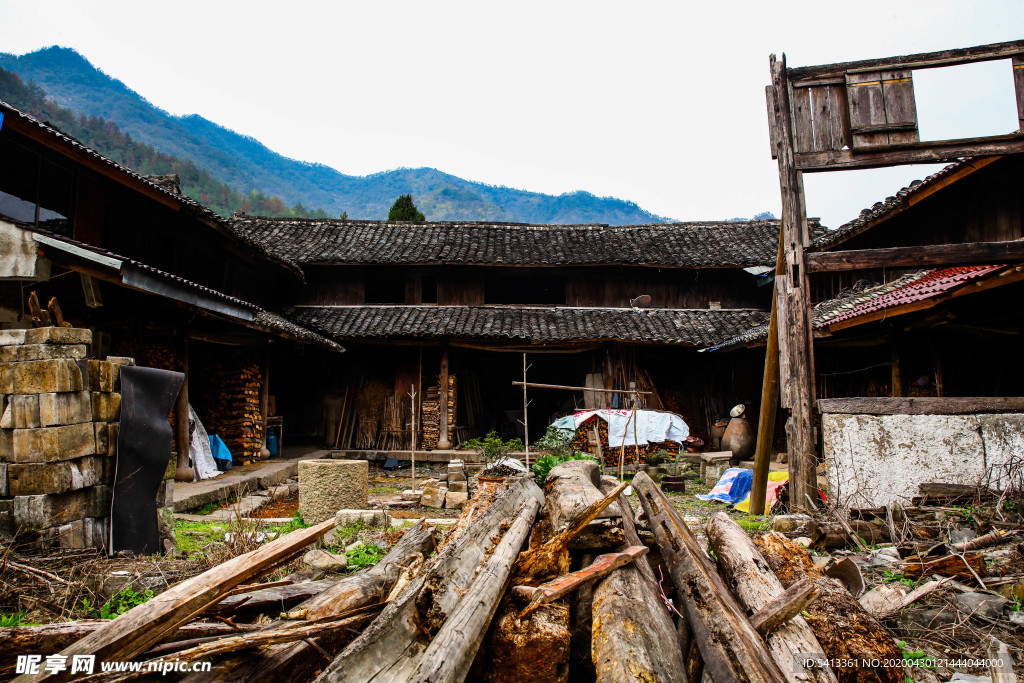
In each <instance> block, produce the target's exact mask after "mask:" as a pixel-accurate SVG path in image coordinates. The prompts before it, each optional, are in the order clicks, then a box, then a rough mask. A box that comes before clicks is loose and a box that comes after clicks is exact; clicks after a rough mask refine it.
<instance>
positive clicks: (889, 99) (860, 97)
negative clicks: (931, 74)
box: [846, 70, 920, 151]
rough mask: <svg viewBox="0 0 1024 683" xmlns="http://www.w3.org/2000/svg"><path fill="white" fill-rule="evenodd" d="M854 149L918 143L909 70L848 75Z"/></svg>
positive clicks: (915, 110) (915, 111)
mask: <svg viewBox="0 0 1024 683" xmlns="http://www.w3.org/2000/svg"><path fill="white" fill-rule="evenodd" d="M846 94H847V100H848V102H849V107H850V132H851V133H852V134H853V149H854V151H856V150H857V149H865V148H871V147H883V146H888V145H899V144H907V143H912V142H918V141H919V140H920V136H919V135H918V130H917V106H916V104H915V102H914V82H913V79H912V72H911V71H910V70H898V71H868V72H863V73H847V74H846Z"/></svg>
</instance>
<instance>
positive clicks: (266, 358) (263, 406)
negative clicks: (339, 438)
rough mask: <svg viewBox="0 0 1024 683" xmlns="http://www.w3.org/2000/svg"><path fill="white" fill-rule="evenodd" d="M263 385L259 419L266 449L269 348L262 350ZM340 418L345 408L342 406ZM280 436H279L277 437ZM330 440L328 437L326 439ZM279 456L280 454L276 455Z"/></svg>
mask: <svg viewBox="0 0 1024 683" xmlns="http://www.w3.org/2000/svg"><path fill="white" fill-rule="evenodd" d="M261 379H262V380H263V384H262V385H261V386H260V418H261V419H262V420H263V448H264V449H265V448H266V447H267V418H268V417H270V414H269V410H270V346H269V345H268V346H266V347H264V349H263V377H262V378H261ZM341 410H342V416H344V410H345V406H344V405H342V407H341ZM279 436H280V435H279ZM327 438H330V437H327ZM335 447H337V444H335ZM278 455H280V453H279V454H278Z"/></svg>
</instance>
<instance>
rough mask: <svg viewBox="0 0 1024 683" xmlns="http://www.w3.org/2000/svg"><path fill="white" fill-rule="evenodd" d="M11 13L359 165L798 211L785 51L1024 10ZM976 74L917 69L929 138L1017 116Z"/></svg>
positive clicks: (132, 74) (877, 188) (952, 30)
mask: <svg viewBox="0 0 1024 683" xmlns="http://www.w3.org/2000/svg"><path fill="white" fill-rule="evenodd" d="M0 26H3V28H4V30H3V32H2V34H0V51H3V52H13V53H16V54H21V53H24V52H29V51H32V50H36V49H38V48H41V47H45V46H48V45H62V46H67V47H72V48H74V49H76V50H78V51H79V52H80V53H82V54H83V55H84V56H85V57H86V58H87V59H89V60H90V61H91V62H92V63H93V64H95V65H96V66H98V67H99V68H100V69H102V70H103V71H105V72H106V73H107V74H109V75H111V76H113V77H115V78H118V79H120V80H121V81H123V82H124V83H126V84H127V85H128V86H129V87H130V88H132V89H133V90H135V91H137V92H139V93H140V94H141V95H142V96H144V97H145V98H147V99H148V100H149V101H150V102H152V103H153V104H155V105H157V106H158V107H161V108H163V109H165V110H167V111H169V112H171V113H173V114H179V115H183V114H190V113H197V114H200V115H202V116H204V117H206V118H208V119H211V120H213V121H215V122H217V123H219V124H221V125H224V126H226V127H228V128H231V129H234V130H236V131H238V132H240V133H244V134H247V135H251V136H253V137H255V138H257V139H258V140H260V141H262V142H263V143H265V144H266V145H267V146H269V147H270V148H271V149H273V150H275V151H277V152H279V153H281V154H284V155H286V156H289V157H293V158H296V159H302V160H305V161H311V162H320V163H324V164H327V165H329V166H333V167H334V168H336V169H338V170H339V171H341V172H343V173H348V174H358V175H362V174H367V173H375V172H379V171H385V170H388V169H393V168H397V167H401V166H406V167H418V166H430V167H433V168H437V169H440V170H442V171H446V172H448V173H453V174H455V175H458V176H461V177H463V178H467V179H470V180H477V181H482V182H486V183H492V184H498V185H508V186H511V187H517V188H522V189H527V190H535V191H540V192H548V193H554V194H558V193H561V192H567V191H572V190H587V191H589V192H593V193H594V194H597V195H601V196H615V197H620V198H623V199H629V200H632V201H635V202H637V203H638V204H639V205H640V206H642V207H644V208H646V209H648V210H650V211H653V212H655V213H657V214H660V215H663V216H669V217H672V218H676V219H680V220H700V219H720V218H729V217H734V216H750V215H753V214H755V213H757V212H759V211H764V210H770V211H772V212H774V213H775V214H776V215H778V214H779V206H780V200H779V188H778V176H777V168H776V165H775V162H773V161H772V160H771V158H770V156H769V149H768V132H767V130H768V129H767V118H766V107H765V100H764V86H765V84H766V83H767V82H768V79H769V74H768V55H769V54H770V53H772V52H775V53H779V54H780V55H781V53H782V52H785V53H786V54H787V56H788V63H789V65H790V66H801V65H809V64H820V63H828V62H837V61H845V60H851V59H867V58H873V57H885V56H891V55H897V54H905V53H910V52H924V51H930V50H940V49H946V48H953V47H964V46H969V45H976V44H983V43H991V42H999V41H1006V40H1017V39H1022V38H1024V3H1022V2H1020V0H1016V1H1006V2H1001V1H997V0H987V1H984V2H981V1H976V2H969V1H965V0H956V1H953V2H946V1H939V0H931V1H929V2H897V1H895V0H889V1H887V2H868V1H864V0H862V1H861V2H857V3H838V2H827V1H825V2H823V1H822V0H817V1H815V2H775V3H772V2H764V1H761V2H749V3H748V2H738V1H735V0H734V1H733V2H699V3H698V2H633V3H626V2H621V0H620V1H619V2H597V1H593V0H591V1H588V2H553V1H551V0H548V2H532V1H523V0H520V1H518V2H510V3H500V4H499V3H496V2H484V1H481V0H475V1H472V2H422V1H419V2H367V1H366V0H363V1H361V2H303V1H301V0H291V1H290V2H280V0H276V1H274V2H257V1H248V2H244V3H243V2H216V1H210V0H205V1H204V2H191V1H188V0H176V1H175V2H172V3H154V2H139V1H138V0H134V1H132V2H100V1H90V2H81V1H80V0H78V1H73V2H60V1H54V0H50V1H48V2H45V3H44V2H26V1H25V0H0ZM964 70H965V71H966V74H965V75H962V76H960V79H959V81H958V84H957V85H956V87H957V90H956V92H957V93H958V94H959V100H960V104H959V105H958V106H955V107H953V106H950V103H949V99H948V98H943V97H941V96H940V95H938V93H940V92H941V91H942V86H941V85H936V84H934V83H933V84H929V83H924V82H923V81H924V77H921V78H918V75H917V74H915V82H916V83H917V95H918V110H919V116H920V119H921V122H922V124H921V125H922V136H923V137H925V138H931V139H938V138H940V137H945V136H946V135H947V134H948V133H949V132H950V130H952V132H953V133H954V135H953V136H955V137H960V136H962V135H959V134H958V133H960V132H961V131H966V132H970V130H967V127H968V126H975V127H977V126H981V132H990V133H996V132H999V133H1005V132H1010V131H1011V130H1014V129H1016V121H1015V118H1016V117H1015V112H1014V108H1013V99H1012V97H1013V95H1012V84H1011V81H1010V78H1011V76H1010V69H1009V66H1008V64H1002V63H996V64H994V65H984V66H982V67H980V69H979V68H975V69H973V70H971V68H970V67H965V68H964ZM933 73H936V72H933ZM929 75H931V74H926V76H929ZM932 80H934V79H932ZM972 88H973V89H977V90H978V92H977V93H973V94H972V93H969V92H968V90H969V89H972ZM964 93H967V96H966V97H965V96H964ZM993 93H994V94H993ZM997 95H998V98H999V101H998V102H996V100H995V99H994V98H996V96H997ZM943 117H945V119H947V120H946V121H945V122H943V121H942V120H941V119H942V118H943ZM943 125H946V126H947V128H943V127H942V126H943ZM950 126H951V127H952V128H951V129H950V128H949V127H950ZM935 168H936V167H927V166H924V167H904V168H896V169H886V170H883V171H858V172H853V173H849V172H848V173H842V174H836V173H832V174H818V175H815V176H809V177H807V178H806V182H805V186H806V190H807V202H808V214H809V215H812V216H813V215H818V216H821V217H822V218H823V219H824V221H825V223H826V224H827V225H831V226H838V225H840V224H841V223H843V222H845V221H847V220H849V219H851V218H853V217H854V216H856V214H857V213H858V212H859V211H860V209H861V208H864V207H865V206H869V205H870V204H872V203H874V202H875V201H879V200H881V199H883V198H884V197H885V196H886V195H888V194H892V193H893V192H895V191H896V190H897V189H898V188H899V187H901V186H902V185H904V184H906V183H907V182H908V181H910V180H912V179H914V178H919V177H923V176H924V175H927V174H928V173H930V172H933V171H934V170H935Z"/></svg>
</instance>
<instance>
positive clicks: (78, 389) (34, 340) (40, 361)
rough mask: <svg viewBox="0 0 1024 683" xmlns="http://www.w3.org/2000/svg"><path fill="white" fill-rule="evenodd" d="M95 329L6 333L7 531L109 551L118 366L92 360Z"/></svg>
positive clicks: (1, 361) (0, 473)
mask: <svg viewBox="0 0 1024 683" xmlns="http://www.w3.org/2000/svg"><path fill="white" fill-rule="evenodd" d="M91 342H92V332H91V331H89V330H85V329H76V328H69V327H44V328H36V329H30V330H0V407H2V418H0V534H3V535H5V536H18V538H19V539H23V540H25V541H28V542H39V543H41V544H42V545H46V546H59V547H66V548H88V547H95V548H106V547H107V545H108V542H109V517H110V490H111V486H112V484H113V479H114V458H113V456H114V454H115V451H116V447H117V432H118V421H119V419H120V411H121V394H120V372H119V369H120V366H121V365H122V364H134V362H133V361H132V360H131V359H130V358H108V359H107V360H104V361H100V360H90V359H89V358H88V353H89V344H90V343H91Z"/></svg>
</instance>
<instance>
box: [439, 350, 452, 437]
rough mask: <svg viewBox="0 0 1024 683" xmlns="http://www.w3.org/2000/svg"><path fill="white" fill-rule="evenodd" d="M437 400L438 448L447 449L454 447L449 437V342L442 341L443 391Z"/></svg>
mask: <svg viewBox="0 0 1024 683" xmlns="http://www.w3.org/2000/svg"><path fill="white" fill-rule="evenodd" d="M437 402H438V403H439V405H438V406H437V420H438V429H439V430H440V434H439V436H438V438H437V450H439V451H446V450H448V449H449V448H451V447H452V442H451V441H450V440H449V439H448V342H447V341H443V342H441V392H440V395H439V397H438V400H437Z"/></svg>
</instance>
